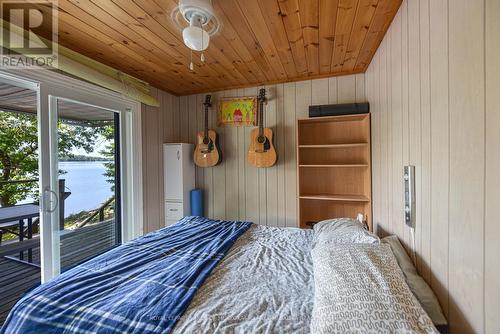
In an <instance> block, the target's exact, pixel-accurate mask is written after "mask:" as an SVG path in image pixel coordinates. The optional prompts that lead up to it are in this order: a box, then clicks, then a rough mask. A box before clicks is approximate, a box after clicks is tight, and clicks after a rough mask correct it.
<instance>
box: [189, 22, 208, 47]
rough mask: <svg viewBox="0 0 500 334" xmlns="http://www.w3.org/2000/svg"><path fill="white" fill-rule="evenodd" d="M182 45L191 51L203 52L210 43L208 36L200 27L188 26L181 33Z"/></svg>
mask: <svg viewBox="0 0 500 334" xmlns="http://www.w3.org/2000/svg"><path fill="white" fill-rule="evenodd" d="M182 39H183V40H184V44H186V46H187V47H188V48H190V49H191V50H193V51H204V50H206V49H207V48H208V44H209V43H210V35H209V34H208V33H207V32H206V31H205V30H203V29H202V28H200V27H196V26H189V27H186V28H184V30H183V31H182Z"/></svg>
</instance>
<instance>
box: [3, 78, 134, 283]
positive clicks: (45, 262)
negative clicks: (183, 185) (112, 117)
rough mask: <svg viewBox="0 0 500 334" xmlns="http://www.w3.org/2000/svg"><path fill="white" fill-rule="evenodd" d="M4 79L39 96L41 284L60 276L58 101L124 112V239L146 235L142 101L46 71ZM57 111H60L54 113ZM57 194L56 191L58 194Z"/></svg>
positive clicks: (121, 137)
mask: <svg viewBox="0 0 500 334" xmlns="http://www.w3.org/2000/svg"><path fill="white" fill-rule="evenodd" d="M0 80H2V81H3V82H6V83H12V84H13V85H16V86H20V87H25V88H29V89H33V90H35V91H36V92H37V100H38V111H37V114H38V133H39V136H38V147H39V179H40V182H39V184H40V188H39V191H40V260H41V267H42V272H41V277H42V283H43V282H46V281H48V280H50V279H51V278H53V277H55V276H57V275H59V273H60V254H59V240H58V238H57V237H55V236H56V235H57V234H56V232H58V230H59V224H58V221H59V216H58V213H57V210H55V209H56V208H55V207H54V206H55V205H56V203H55V202H56V201H57V199H55V198H54V193H57V188H58V184H57V176H58V170H57V163H56V162H57V159H56V158H57V156H54V152H56V148H57V99H59V98H61V99H64V100H69V101H74V102H77V103H83V104H87V105H90V106H95V107H97V108H102V109H107V110H111V111H116V112H119V113H120V128H119V132H120V145H121V152H120V153H121V154H120V165H121V173H120V174H121V182H120V187H121V212H120V215H121V221H122V225H121V240H122V242H126V241H128V240H131V239H133V238H134V237H137V236H139V235H140V234H141V231H142V226H143V196H142V139H141V104H140V103H139V102H137V101H133V100H131V99H129V98H126V97H124V96H122V95H120V94H118V93H115V92H112V91H110V90H108V89H105V88H102V87H98V86H96V85H93V84H90V83H88V82H85V81H81V80H78V79H74V78H71V77H68V76H65V75H62V74H60V73H56V72H54V71H49V70H46V69H37V70H29V71H28V70H1V71H0ZM54 111H56V112H54ZM56 196H57V195H56Z"/></svg>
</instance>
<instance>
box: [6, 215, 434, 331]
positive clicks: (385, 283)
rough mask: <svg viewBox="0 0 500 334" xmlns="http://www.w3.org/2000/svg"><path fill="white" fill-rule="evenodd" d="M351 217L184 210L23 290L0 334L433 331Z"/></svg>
mask: <svg viewBox="0 0 500 334" xmlns="http://www.w3.org/2000/svg"><path fill="white" fill-rule="evenodd" d="M355 224H356V223H354V222H353V221H348V223H347V224H338V223H337V224H334V222H333V223H332V222H326V223H325V224H322V226H318V228H315V230H303V229H298V228H278V227H266V226H261V225H255V224H251V223H246V222H229V221H217V220H209V219H206V218H200V217H185V218H183V219H182V220H181V221H179V222H178V223H176V224H174V225H173V226H170V227H168V228H165V229H162V230H159V231H156V232H153V233H150V234H148V235H146V236H143V237H141V238H138V239H136V240H134V241H132V242H129V243H127V244H124V245H122V246H119V247H117V248H116V249H114V250H112V251H110V252H107V253H105V254H103V255H101V256H99V257H97V258H94V259H92V260H90V261H87V262H86V263H83V264H82V265H80V266H77V267H76V268H73V269H71V270H69V271H67V272H64V273H63V274H61V275H60V276H59V277H57V278H55V279H54V280H52V281H50V282H48V283H46V284H44V285H41V286H39V287H38V288H36V289H34V290H33V291H31V292H29V293H28V294H27V295H26V296H25V297H23V298H22V299H21V300H20V301H19V302H18V303H17V304H16V306H15V307H14V308H13V310H12V311H11V313H10V314H9V317H8V318H7V320H6V322H5V324H4V327H2V330H1V332H2V333H30V332H32V333H36V332H37V333H40V332H44V333H62V332H64V333H96V332H99V333H123V332H127V333H166V332H172V333H344V332H347V331H349V332H353V333H356V332H358V333H363V332H405V333H412V332H413V333H437V330H436V328H435V327H434V325H433V323H432V320H431V319H430V318H429V316H428V315H427V313H426V312H425V311H424V310H423V308H422V307H421V305H420V303H419V302H418V300H417V298H416V297H415V296H414V295H413V294H412V292H411V291H410V288H409V287H408V285H407V284H406V283H405V278H404V274H403V272H402V271H401V269H400V267H399V266H398V264H397V260H396V258H395V257H394V255H393V252H392V251H391V249H390V247H389V246H388V245H386V244H385V245H384V244H383V243H380V240H378V238H377V237H375V236H373V235H371V234H370V233H369V232H367V231H361V230H359V226H354V225H355ZM332 226H335V228H334V229H331V227H332ZM339 226H340V228H339ZM353 226H354V227H356V228H358V229H356V228H355V229H353V228H352V227H353ZM322 227H324V228H323V229H322ZM332 236H333V237H332Z"/></svg>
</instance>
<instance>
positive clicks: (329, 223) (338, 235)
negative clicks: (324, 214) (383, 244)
mask: <svg viewBox="0 0 500 334" xmlns="http://www.w3.org/2000/svg"><path fill="white" fill-rule="evenodd" d="M313 230H314V235H313V241H312V247H313V248H314V247H315V246H317V245H319V244H320V243H327V244H351V243H365V244H379V243H380V239H379V237H377V236H376V235H375V234H373V233H371V232H369V231H368V230H367V229H366V228H365V226H364V225H363V224H362V223H361V222H360V221H359V220H355V219H352V218H336V219H328V220H323V221H321V222H319V223H317V224H315V225H314V227H313Z"/></svg>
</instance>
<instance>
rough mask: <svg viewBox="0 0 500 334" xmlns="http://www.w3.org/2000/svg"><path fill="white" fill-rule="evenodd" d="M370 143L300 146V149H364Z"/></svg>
mask: <svg viewBox="0 0 500 334" xmlns="http://www.w3.org/2000/svg"><path fill="white" fill-rule="evenodd" d="M364 146H368V143H347V144H325V145H299V148H349V147H364Z"/></svg>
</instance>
